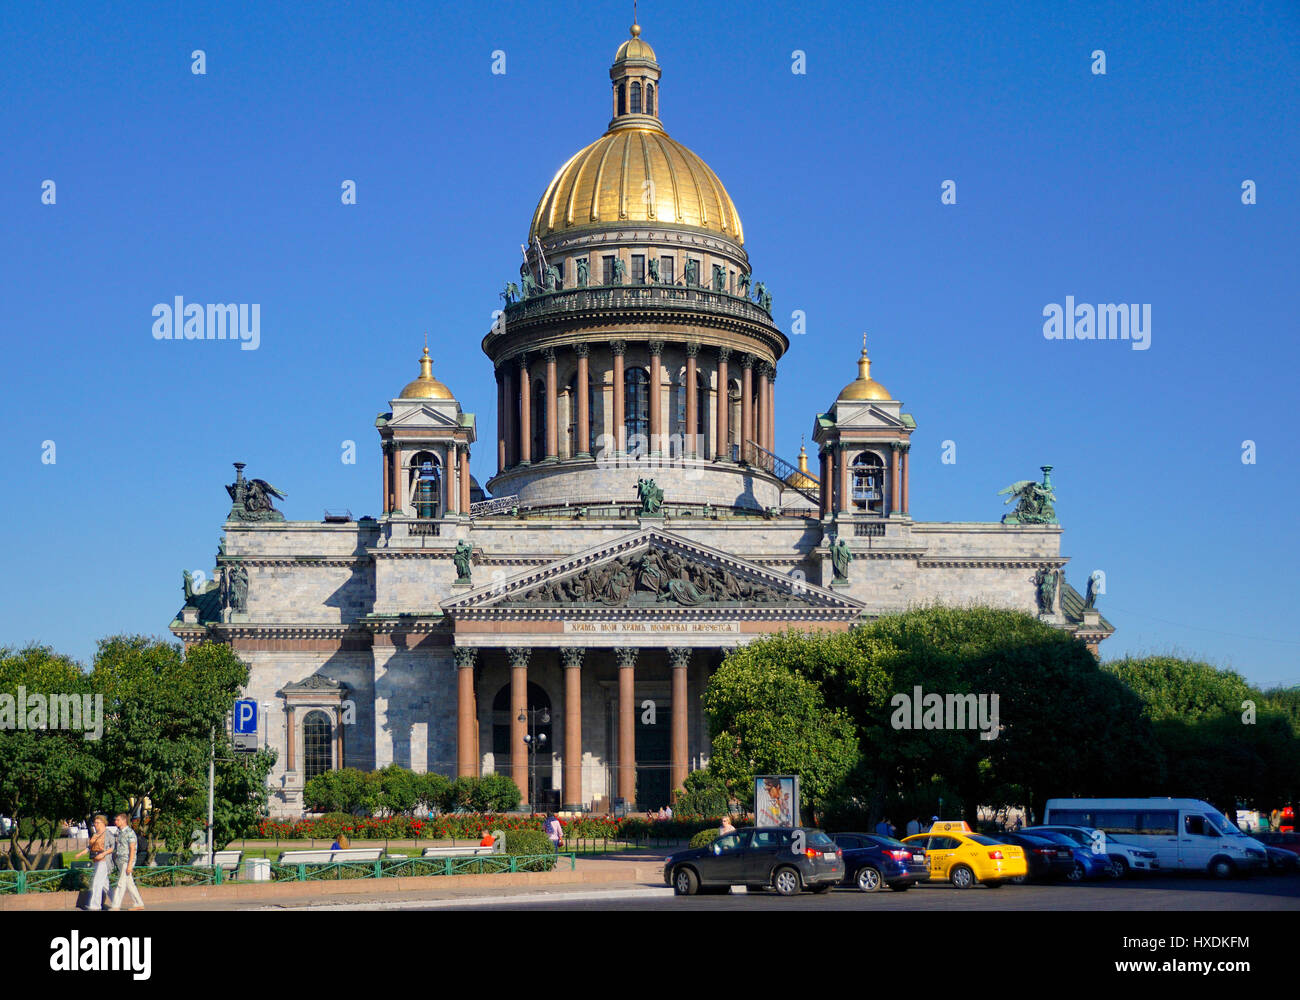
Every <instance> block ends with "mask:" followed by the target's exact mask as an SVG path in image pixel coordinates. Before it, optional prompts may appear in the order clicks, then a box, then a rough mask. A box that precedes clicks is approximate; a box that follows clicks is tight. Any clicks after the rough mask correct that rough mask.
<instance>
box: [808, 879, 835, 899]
mask: <svg viewBox="0 0 1300 1000" xmlns="http://www.w3.org/2000/svg"><path fill="white" fill-rule="evenodd" d="M834 888H835V883H834V882H823V883H822V884H821V885H815V886H813V887H812V891H813V892H815V893H816V894H817V895H819V896H820V895H822V894H823V893H827V892H830V891H831V890H832V889H834Z"/></svg>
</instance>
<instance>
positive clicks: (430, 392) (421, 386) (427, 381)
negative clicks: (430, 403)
mask: <svg viewBox="0 0 1300 1000" xmlns="http://www.w3.org/2000/svg"><path fill="white" fill-rule="evenodd" d="M397 398H398V399H455V397H454V396H453V395H452V394H451V390H450V389H448V388H447V387H446V386H445V385H443V384H442V383H441V382H439V381H438V380H437V379H436V378H434V377H433V359H432V358H431V357H429V348H428V347H427V346H426V347H425V348H424V354H423V356H422V357H421V358H420V377H419V378H417V379H416V380H415V381H414V382H407V383H406V388H405V389H403V390H402V391H401V392H400V393H398V394H397Z"/></svg>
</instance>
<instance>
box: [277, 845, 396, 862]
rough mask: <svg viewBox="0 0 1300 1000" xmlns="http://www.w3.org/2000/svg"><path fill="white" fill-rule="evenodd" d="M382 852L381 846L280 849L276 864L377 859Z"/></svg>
mask: <svg viewBox="0 0 1300 1000" xmlns="http://www.w3.org/2000/svg"><path fill="white" fill-rule="evenodd" d="M383 853H384V849H383V848H382V847H352V848H348V849H347V850H337V851H333V850H330V849H329V848H328V847H326V848H323V849H321V850H317V851H281V852H280V857H279V858H277V859H276V864H281V865H328V864H337V863H338V862H340V861H378V860H379V856H380V855H381V854H383Z"/></svg>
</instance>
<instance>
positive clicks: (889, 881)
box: [833, 833, 930, 892]
mask: <svg viewBox="0 0 1300 1000" xmlns="http://www.w3.org/2000/svg"><path fill="white" fill-rule="evenodd" d="M833 839H834V841H835V846H836V847H839V848H840V849H841V850H842V851H843V852H844V884H845V885H848V886H857V887H858V888H859V889H861V890H862V891H863V892H877V891H879V890H880V888H881V887H882V886H886V885H887V886H889V888H891V889H893V890H894V891H895V892H905V891H906V890H908V889H910V888H912V886H914V885H916V884H917V883H918V882H924V881H925V880H926V879H928V878H929V877H930V861H929V859H928V858H927V857H926V856H925V851H922V850H919V849H917V848H914V847H909V846H908V845H907V844H904V843H903V842H902V841H901V840H895V839H894V838H893V837H882V836H881V835H880V834H878V833H837V834H834V836H833Z"/></svg>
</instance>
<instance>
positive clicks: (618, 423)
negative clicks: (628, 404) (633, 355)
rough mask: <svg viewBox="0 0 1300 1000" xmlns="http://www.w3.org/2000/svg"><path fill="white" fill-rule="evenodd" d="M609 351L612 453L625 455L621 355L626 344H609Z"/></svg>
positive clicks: (625, 434) (620, 342)
mask: <svg viewBox="0 0 1300 1000" xmlns="http://www.w3.org/2000/svg"><path fill="white" fill-rule="evenodd" d="M609 349H610V351H611V352H612V353H613V355H614V419H613V421H612V424H613V427H614V453H615V454H616V455H626V454H627V419H626V418H627V414H626V413H625V412H624V403H623V354H624V352H626V351H627V343H626V342H625V341H622V340H614V341H611V342H610V345H609Z"/></svg>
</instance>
